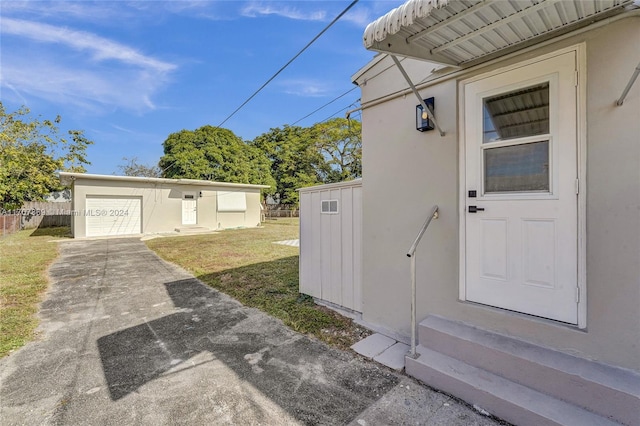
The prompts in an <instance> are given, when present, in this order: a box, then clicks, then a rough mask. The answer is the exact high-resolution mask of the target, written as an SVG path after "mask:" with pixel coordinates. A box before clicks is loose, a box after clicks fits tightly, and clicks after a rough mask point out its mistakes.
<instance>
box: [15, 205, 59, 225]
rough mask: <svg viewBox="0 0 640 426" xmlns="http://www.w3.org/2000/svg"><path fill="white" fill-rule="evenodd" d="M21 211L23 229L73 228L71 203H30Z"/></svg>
mask: <svg viewBox="0 0 640 426" xmlns="http://www.w3.org/2000/svg"><path fill="white" fill-rule="evenodd" d="M21 210H22V229H32V228H51V227H53V226H71V202H64V203H48V202H45V201H30V202H28V203H25V204H24V206H22V209H21Z"/></svg>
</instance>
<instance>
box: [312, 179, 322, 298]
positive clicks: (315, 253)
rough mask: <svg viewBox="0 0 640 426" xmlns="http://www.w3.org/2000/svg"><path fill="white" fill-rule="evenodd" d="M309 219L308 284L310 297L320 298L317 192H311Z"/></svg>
mask: <svg viewBox="0 0 640 426" xmlns="http://www.w3.org/2000/svg"><path fill="white" fill-rule="evenodd" d="M310 209H311V216H310V217H311V218H312V220H311V221H312V227H311V234H312V237H311V241H309V246H310V247H311V250H309V262H310V263H311V266H312V267H311V268H310V275H311V276H310V280H311V281H310V282H311V283H312V286H313V293H312V294H311V296H313V297H317V298H322V262H321V260H322V250H321V248H322V246H321V244H320V243H321V241H319V240H318V236H319V235H321V233H322V227H321V226H322V224H321V222H320V194H319V193H317V192H313V193H312V194H311V203H310Z"/></svg>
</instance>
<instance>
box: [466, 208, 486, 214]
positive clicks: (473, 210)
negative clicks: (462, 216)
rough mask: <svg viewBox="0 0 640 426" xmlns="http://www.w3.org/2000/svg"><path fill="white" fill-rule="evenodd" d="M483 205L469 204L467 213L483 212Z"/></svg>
mask: <svg viewBox="0 0 640 426" xmlns="http://www.w3.org/2000/svg"><path fill="white" fill-rule="evenodd" d="M483 211H484V207H477V206H469V213H477V212H483Z"/></svg>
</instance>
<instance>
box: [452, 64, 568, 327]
mask: <svg viewBox="0 0 640 426" xmlns="http://www.w3.org/2000/svg"><path fill="white" fill-rule="evenodd" d="M576 81H577V80H576V53H575V52H569V53H563V54H560V55H558V56H555V57H552V58H549V59H545V60H542V61H539V62H535V63H533V64H528V65H527V66H523V67H521V68H516V69H512V70H509V71H506V72H502V73H499V74H496V75H492V76H490V77H486V78H483V79H480V80H476V81H473V82H469V83H467V84H465V85H464V111H465V118H464V120H465V121H464V126H465V170H464V171H465V186H466V192H465V199H466V205H465V212H464V215H465V232H466V234H465V259H464V260H465V279H466V283H465V296H466V299H467V300H468V301H473V302H478V303H482V304H486V305H491V306H495V307H499V308H504V309H508V310H513V311H517V312H522V313H526V314H531V315H535V316H540V317H544V318H550V319H554V320H558V321H562V322H566V323H571V324H577V321H578V304H577V302H578V300H577V291H578V272H577V271H578V253H577V247H578V222H577V221H578V210H577V208H578V200H577V182H578V181H577V178H578V170H577V134H576V125H577V100H576V97H577V94H576Z"/></svg>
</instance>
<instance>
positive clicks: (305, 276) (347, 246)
mask: <svg viewBox="0 0 640 426" xmlns="http://www.w3.org/2000/svg"><path fill="white" fill-rule="evenodd" d="M323 200H338V213H337V214H324V213H322V212H321V203H322V201H323ZM361 234H362V183H361V181H360V180H357V181H351V182H342V183H337V184H328V185H321V186H315V187H311V188H304V189H301V190H300V292H301V293H304V294H308V295H310V296H313V297H315V298H317V299H320V300H322V301H325V302H329V303H332V304H334V305H337V306H340V307H343V308H347V309H349V310H352V311H356V312H361V311H362V237H361Z"/></svg>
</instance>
